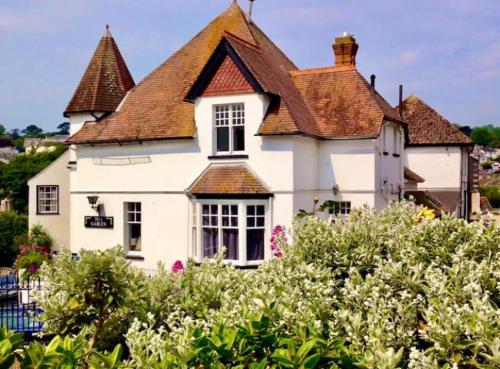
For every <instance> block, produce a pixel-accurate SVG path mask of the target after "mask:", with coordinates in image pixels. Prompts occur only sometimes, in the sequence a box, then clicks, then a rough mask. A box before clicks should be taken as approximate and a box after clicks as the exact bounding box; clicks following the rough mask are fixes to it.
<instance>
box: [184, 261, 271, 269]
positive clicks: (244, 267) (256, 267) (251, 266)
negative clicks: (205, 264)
mask: <svg viewBox="0 0 500 369" xmlns="http://www.w3.org/2000/svg"><path fill="white" fill-rule="evenodd" d="M209 260H210V261H213V262H215V259H209ZM263 262H264V260H262V261H260V262H259V263H258V264H248V265H240V264H235V263H233V262H231V261H227V260H226V261H224V264H226V265H233V266H234V267H235V268H236V269H241V270H255V269H258V268H259V267H260V266H261V264H262V263H263ZM201 264H202V263H201V262H199V261H197V262H195V263H194V265H196V266H198V267H199V266H201Z"/></svg>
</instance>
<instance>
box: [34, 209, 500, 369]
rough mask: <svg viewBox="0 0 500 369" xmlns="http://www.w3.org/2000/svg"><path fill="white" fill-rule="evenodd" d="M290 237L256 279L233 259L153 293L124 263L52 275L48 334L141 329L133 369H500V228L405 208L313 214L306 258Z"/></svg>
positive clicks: (60, 262)
mask: <svg viewBox="0 0 500 369" xmlns="http://www.w3.org/2000/svg"><path fill="white" fill-rule="evenodd" d="M285 232H286V230H283V229H276V230H275V232H273V238H272V239H271V240H270V247H271V248H272V250H273V251H274V252H275V253H276V251H279V253H278V255H276V256H278V257H276V258H275V259H273V260H271V261H268V262H265V263H264V264H263V265H262V266H261V267H259V268H258V269H257V270H253V271H241V270H238V269H236V268H235V267H234V266H231V265H226V264H225V263H224V260H223V255H224V251H223V250H222V251H221V252H220V253H219V255H218V257H217V259H216V260H215V261H207V260H205V261H204V262H202V264H201V265H200V266H197V265H195V264H194V263H193V262H189V263H188V265H187V266H186V268H183V267H180V265H178V264H176V266H175V268H173V270H174V271H175V273H171V272H169V271H168V270H167V269H166V268H164V267H160V269H159V272H158V274H157V275H156V276H155V277H153V278H151V279H145V278H143V277H141V276H137V275H136V274H135V273H133V272H131V271H129V270H128V266H127V263H126V261H125V259H124V255H123V252H122V251H120V250H119V249H113V250H108V251H103V252H84V253H82V261H81V262H76V261H74V260H72V259H71V257H70V256H69V255H63V256H60V257H58V258H57V259H56V261H55V262H54V264H53V265H52V266H47V265H46V266H44V267H43V268H42V270H43V274H44V276H45V278H46V280H47V287H48V288H47V293H46V296H45V297H44V296H42V300H41V301H42V305H43V308H44V310H45V313H44V319H45V322H46V328H45V329H46V330H47V331H48V332H58V331H65V332H68V333H72V334H75V335H76V334H79V330H80V329H83V333H80V336H82V335H83V336H85V337H87V338H88V339H89V341H90V342H92V341H93V340H96V341H99V342H100V343H103V340H104V339H105V338H106V339H107V338H108V337H111V338H112V339H111V341H110V342H117V341H119V340H120V335H121V334H123V332H124V330H125V329H127V328H129V329H128V331H127V332H126V334H125V342H126V344H127V348H128V350H129V357H128V358H127V361H126V362H125V365H126V366H127V367H130V368H137V369H146V368H147V369H151V368H152V369H156V368H157V369H160V368H207V369H208V368H214V369H215V368H217V369H218V368H241V369H243V368H252V369H267V368H321V369H322V368H342V369H347V368H360V369H361V368H362V369H375V368H376V369H395V368H410V369H420V368H422V369H424V368H426V369H427V368H428V369H430V368H436V369H437V368H464V369H466V368H467V369H469V368H478V369H491V368H495V367H498V365H499V363H500V339H499V338H498V337H500V312H499V309H498V305H499V304H500V283H499V278H500V253H499V251H500V250H499V249H500V229H499V226H498V225H497V224H496V223H494V222H492V223H490V222H488V223H484V224H481V223H467V222H465V221H463V220H458V219H455V218H453V217H451V216H444V217H443V218H442V219H434V214H433V213H432V212H431V211H429V210H427V209H425V208H424V209H422V208H415V205H413V204H410V203H403V204H394V205H392V206H390V207H389V208H387V209H385V210H383V211H381V212H375V211H372V210H370V209H368V208H365V209H361V210H355V211H353V212H352V214H351V215H350V216H349V217H348V218H347V219H345V220H339V219H337V220H332V219H328V220H319V219H316V218H314V217H312V216H308V215H307V214H303V215H302V217H301V218H300V219H297V220H296V222H295V225H294V231H293V233H294V243H293V244H288V243H287V239H286V235H285ZM103 282H105V284H106V286H107V288H106V289H104V290H103V289H102V288H100V287H99V286H100V284H102V283H103ZM96 286H97V288H96ZM96 295H97V296H96ZM110 296H112V297H110ZM100 321H102V322H103V323H102V329H101V331H102V333H96V332H97V331H98V327H99V326H100V323H99V322H100ZM87 332H88V333H87ZM105 332H106V333H105Z"/></svg>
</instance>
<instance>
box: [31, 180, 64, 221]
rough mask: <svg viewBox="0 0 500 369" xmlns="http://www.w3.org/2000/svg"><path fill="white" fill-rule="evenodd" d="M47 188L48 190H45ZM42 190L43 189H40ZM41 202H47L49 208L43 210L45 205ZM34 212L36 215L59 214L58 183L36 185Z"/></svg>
mask: <svg viewBox="0 0 500 369" xmlns="http://www.w3.org/2000/svg"><path fill="white" fill-rule="evenodd" d="M46 189H48V191H45V190H46ZM42 190H43V191H42ZM42 202H48V206H49V207H50V210H45V206H46V205H42V204H41V203H42ZM36 212H37V214H38V215H58V214H59V186H58V185H39V186H36Z"/></svg>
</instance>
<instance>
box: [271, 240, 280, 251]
mask: <svg viewBox="0 0 500 369" xmlns="http://www.w3.org/2000/svg"><path fill="white" fill-rule="evenodd" d="M277 249H279V245H278V244H277V243H276V242H273V243H271V250H277Z"/></svg>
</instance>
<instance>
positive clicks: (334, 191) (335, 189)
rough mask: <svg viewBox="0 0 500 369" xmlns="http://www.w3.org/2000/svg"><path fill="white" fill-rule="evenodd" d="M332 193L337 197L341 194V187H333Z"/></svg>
mask: <svg viewBox="0 0 500 369" xmlns="http://www.w3.org/2000/svg"><path fill="white" fill-rule="evenodd" d="M332 191H333V194H334V195H337V194H338V193H339V185H338V184H336V185H335V186H333V188H332Z"/></svg>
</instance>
